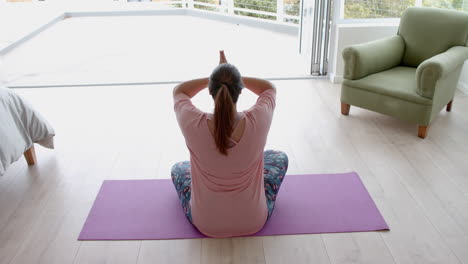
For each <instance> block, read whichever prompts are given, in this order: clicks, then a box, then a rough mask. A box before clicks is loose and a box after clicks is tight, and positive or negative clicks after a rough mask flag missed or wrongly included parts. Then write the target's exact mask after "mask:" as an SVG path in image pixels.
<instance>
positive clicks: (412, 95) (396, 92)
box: [343, 67, 432, 105]
mask: <svg viewBox="0 0 468 264" xmlns="http://www.w3.org/2000/svg"><path fill="white" fill-rule="evenodd" d="M343 85H345V86H349V87H352V88H355V89H361V90H365V91H368V92H372V93H376V94H381V95H385V96H389V97H394V98H397V99H400V100H404V101H408V102H412V103H417V104H423V105H431V104H432V100H430V99H428V98H425V97H422V96H420V95H419V94H418V93H417V92H416V90H417V83H416V68H412V67H395V68H392V69H390V70H386V71H383V72H379V73H375V74H371V75H369V76H366V77H364V78H362V79H358V80H348V79H345V80H344V81H343Z"/></svg>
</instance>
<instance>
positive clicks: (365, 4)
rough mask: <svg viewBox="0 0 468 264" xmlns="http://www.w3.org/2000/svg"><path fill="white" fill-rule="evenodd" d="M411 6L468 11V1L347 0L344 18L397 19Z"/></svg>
mask: <svg viewBox="0 0 468 264" xmlns="http://www.w3.org/2000/svg"><path fill="white" fill-rule="evenodd" d="M410 6H428V7H441V8H450V9H457V10H465V11H468V0H345V3H344V18H345V19H359V18H396V17H400V16H401V14H402V13H403V11H404V10H405V9H406V8H407V7H410Z"/></svg>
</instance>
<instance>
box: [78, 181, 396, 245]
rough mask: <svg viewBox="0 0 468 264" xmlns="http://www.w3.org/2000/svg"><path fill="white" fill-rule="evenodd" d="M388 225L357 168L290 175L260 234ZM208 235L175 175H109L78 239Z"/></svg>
mask: <svg viewBox="0 0 468 264" xmlns="http://www.w3.org/2000/svg"><path fill="white" fill-rule="evenodd" d="M376 230H388V226H387V224H386V223H385V220H384V219H383V217H382V215H381V214H380V212H379V210H378V209H377V207H376V206H375V204H374V201H372V198H371V197H370V195H369V193H368V192H367V190H366V188H365V187H364V185H363V184H362V182H361V179H360V178H359V176H358V175H357V174H356V173H355V172H351V173H343V174H317V175H287V176H286V177H285V180H284V182H283V184H282V186H281V190H280V192H279V195H278V198H277V201H276V206H275V210H274V211H273V215H272V216H271V217H270V219H269V220H268V222H267V223H266V224H265V226H264V227H263V229H262V230H260V232H258V233H257V234H255V235H256V236H270V235H286V234H316V233H336V232H357V231H376ZM201 237H205V236H204V235H203V234H201V233H200V232H199V231H198V230H197V229H196V228H194V227H193V226H192V225H191V224H190V222H188V220H187V219H186V217H185V215H184V213H183V211H182V207H181V206H180V204H179V200H178V197H177V193H176V191H175V189H174V186H173V185H172V182H171V180H110V181H104V183H103V184H102V187H101V190H100V191H99V194H98V196H97V198H96V201H95V202H94V205H93V208H92V209H91V212H90V213H89V216H88V219H87V220H86V223H85V224H84V226H83V230H82V231H81V234H80V236H79V238H78V240H134V239H138V240H141V239H177V238H201Z"/></svg>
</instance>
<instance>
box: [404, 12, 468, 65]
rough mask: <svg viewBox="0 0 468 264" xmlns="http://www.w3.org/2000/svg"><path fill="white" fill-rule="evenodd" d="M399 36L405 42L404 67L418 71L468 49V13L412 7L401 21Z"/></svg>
mask: <svg viewBox="0 0 468 264" xmlns="http://www.w3.org/2000/svg"><path fill="white" fill-rule="evenodd" d="M398 34H399V35H400V36H401V37H402V38H403V40H404V41H405V52H404V55H403V60H402V65H404V66H409V67H418V65H419V64H421V63H422V62H423V61H425V60H427V59H429V58H431V57H433V56H435V55H437V54H440V53H443V52H445V51H446V50H448V49H449V48H451V47H453V46H468V12H462V11H454V10H448V9H439V8H427V7H410V8H408V9H406V10H405V12H404V13H403V16H402V17H401V20H400V27H399V29H398Z"/></svg>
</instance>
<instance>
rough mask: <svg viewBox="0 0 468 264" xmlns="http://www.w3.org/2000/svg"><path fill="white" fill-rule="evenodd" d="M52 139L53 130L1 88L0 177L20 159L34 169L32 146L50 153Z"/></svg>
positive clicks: (20, 100)
mask: <svg viewBox="0 0 468 264" xmlns="http://www.w3.org/2000/svg"><path fill="white" fill-rule="evenodd" d="M54 136H55V132H54V129H53V128H52V127H51V126H50V124H49V123H48V122H47V121H46V120H45V119H44V118H43V117H42V116H41V115H40V114H39V113H38V112H37V111H36V110H34V109H33V108H32V106H31V105H30V104H29V103H28V102H27V101H25V100H24V99H23V98H22V97H20V96H19V95H17V94H16V93H15V92H14V91H13V90H11V89H8V88H6V87H0V176H1V175H3V174H4V173H5V171H6V169H7V168H8V166H9V165H10V164H11V163H13V162H15V161H17V160H18V159H19V158H21V156H23V155H24V157H25V159H26V162H27V163H28V164H29V165H34V164H35V163H36V154H35V151H34V143H38V144H40V145H42V146H44V147H46V148H51V149H53V148H54Z"/></svg>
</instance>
